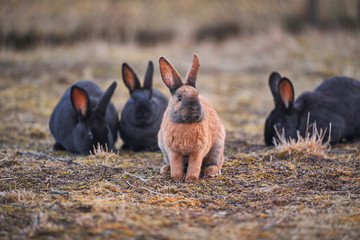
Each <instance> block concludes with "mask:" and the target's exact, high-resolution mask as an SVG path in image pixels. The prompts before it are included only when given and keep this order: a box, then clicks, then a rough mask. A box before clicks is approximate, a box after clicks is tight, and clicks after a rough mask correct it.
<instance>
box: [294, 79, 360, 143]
mask: <svg viewBox="0 0 360 240" xmlns="http://www.w3.org/2000/svg"><path fill="white" fill-rule="evenodd" d="M295 108H297V109H298V110H299V112H300V115H301V118H300V122H299V130H300V133H301V135H302V136H304V135H305V133H306V128H307V125H308V122H309V123H313V122H316V126H317V128H318V129H323V130H325V129H327V133H326V134H325V137H324V139H325V140H327V139H328V133H329V126H330V122H331V143H337V142H339V141H340V140H341V139H342V138H345V139H346V138H352V137H354V136H355V135H357V136H360V82H359V81H357V80H355V79H353V78H349V77H343V76H336V77H331V78H328V79H326V80H324V81H323V82H322V83H321V84H320V85H319V86H318V87H317V88H315V89H314V90H313V91H311V92H304V93H303V94H301V95H300V96H299V97H298V99H297V100H296V101H295ZM308 117H309V120H308Z"/></svg>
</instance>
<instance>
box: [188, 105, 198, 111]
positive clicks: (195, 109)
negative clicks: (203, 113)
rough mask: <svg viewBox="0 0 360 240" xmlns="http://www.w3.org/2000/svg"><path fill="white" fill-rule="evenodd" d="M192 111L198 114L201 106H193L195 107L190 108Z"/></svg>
mask: <svg viewBox="0 0 360 240" xmlns="http://www.w3.org/2000/svg"><path fill="white" fill-rule="evenodd" d="M190 109H191V111H193V112H197V111H198V109H199V106H196V105H193V106H191V107H190Z"/></svg>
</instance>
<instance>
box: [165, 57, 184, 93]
mask: <svg viewBox="0 0 360 240" xmlns="http://www.w3.org/2000/svg"><path fill="white" fill-rule="evenodd" d="M159 66H160V73H161V78H162V80H163V82H164V83H165V85H166V86H167V87H168V88H169V90H170V93H171V94H174V93H175V92H176V90H177V89H178V88H179V87H181V86H182V85H183V82H182V80H181V77H180V74H179V73H178V72H177V71H176V70H175V68H174V67H173V66H172V65H171V63H170V62H169V61H168V60H166V58H165V57H163V56H162V57H160V59H159Z"/></svg>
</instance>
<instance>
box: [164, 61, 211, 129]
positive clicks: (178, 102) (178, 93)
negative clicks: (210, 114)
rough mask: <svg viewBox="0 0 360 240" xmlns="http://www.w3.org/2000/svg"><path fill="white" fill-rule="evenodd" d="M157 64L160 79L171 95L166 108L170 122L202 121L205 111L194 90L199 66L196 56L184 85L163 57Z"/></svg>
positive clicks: (197, 93)
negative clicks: (158, 65)
mask: <svg viewBox="0 0 360 240" xmlns="http://www.w3.org/2000/svg"><path fill="white" fill-rule="evenodd" d="M159 64H160V72H161V76H162V79H163V81H164V83H165V85H166V86H167V87H168V88H169V90H170V93H171V99H170V102H169V106H168V114H169V119H170V121H172V122H177V123H192V122H200V121H202V120H203V119H204V117H205V111H204V108H203V107H202V105H201V103H200V100H199V92H198V91H197V90H196V78H197V73H198V70H199V66H200V64H199V59H198V57H197V56H196V54H194V55H193V60H192V63H191V66H190V68H189V71H188V73H187V75H186V78H185V84H184V83H183V81H182V80H181V77H180V75H179V73H178V72H177V71H176V70H175V68H174V67H173V66H172V65H171V63H170V62H169V61H168V60H167V59H166V58H165V57H160V59H159Z"/></svg>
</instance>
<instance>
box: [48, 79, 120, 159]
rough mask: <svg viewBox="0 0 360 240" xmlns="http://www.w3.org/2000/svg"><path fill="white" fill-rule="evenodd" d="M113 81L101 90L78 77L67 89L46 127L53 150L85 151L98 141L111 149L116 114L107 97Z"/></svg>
mask: <svg viewBox="0 0 360 240" xmlns="http://www.w3.org/2000/svg"><path fill="white" fill-rule="evenodd" d="M115 88H116V82H114V83H113V84H112V85H111V86H110V87H109V89H108V90H107V91H106V92H105V93H104V92H103V90H102V89H101V88H100V86H99V85H98V84H96V83H94V82H92V81H88V80H80V81H77V82H75V83H74V84H73V85H72V86H71V87H70V88H68V89H67V90H66V91H65V93H64V95H63V96H62V97H61V99H60V100H59V102H58V104H57V105H56V106H55V108H54V110H53V112H52V114H51V117H50V123H49V126H50V130H51V133H52V135H53V136H54V138H55V141H56V143H55V145H54V147H53V149H54V150H66V151H69V152H74V153H80V154H89V153H90V151H91V150H93V147H94V146H95V147H97V144H100V145H101V146H102V147H104V148H105V145H106V147H107V148H108V150H113V149H114V143H115V142H116V140H117V124H118V113H117V111H116V109H115V107H114V105H113V104H112V103H111V102H110V98H111V96H112V94H113V92H114V90H115Z"/></svg>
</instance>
